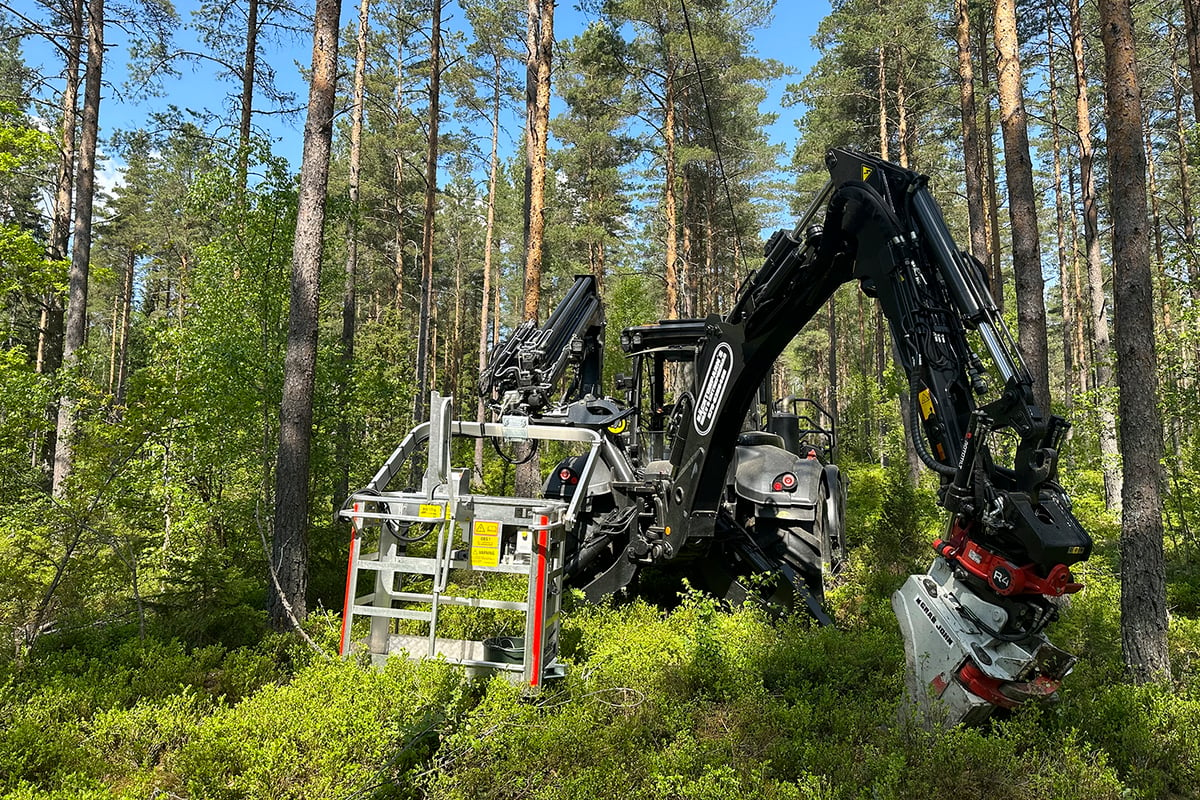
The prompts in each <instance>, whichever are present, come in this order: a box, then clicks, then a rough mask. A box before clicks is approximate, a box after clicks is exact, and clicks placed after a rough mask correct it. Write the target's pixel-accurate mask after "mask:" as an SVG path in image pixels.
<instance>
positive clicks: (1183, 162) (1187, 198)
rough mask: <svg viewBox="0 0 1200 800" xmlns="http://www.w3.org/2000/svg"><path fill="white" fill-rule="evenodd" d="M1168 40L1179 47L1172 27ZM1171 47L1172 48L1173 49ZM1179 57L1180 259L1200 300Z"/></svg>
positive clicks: (1176, 71)
mask: <svg viewBox="0 0 1200 800" xmlns="http://www.w3.org/2000/svg"><path fill="white" fill-rule="evenodd" d="M1170 38H1171V39H1174V40H1175V44H1176V46H1178V39H1176V37H1175V31H1174V29H1172V30H1171V37H1170ZM1173 49H1174V48H1173ZM1177 63H1178V59H1177V58H1172V59H1171V64H1172V67H1171V70H1172V73H1173V74H1172V76H1171V77H1172V81H1171V86H1172V87H1173V90H1174V91H1173V96H1174V101H1175V148H1176V160H1177V162H1178V164H1179V214H1180V222H1181V224H1182V227H1183V248H1182V249H1183V260H1184V263H1185V264H1186V265H1187V275H1188V292H1189V293H1190V294H1191V296H1192V302H1193V304H1195V303H1200V260H1198V259H1197V257H1196V218H1195V216H1194V215H1193V214H1192V172H1191V157H1190V154H1189V152H1188V150H1189V148H1188V132H1189V127H1188V125H1187V122H1186V121H1185V119H1184V112H1183V86H1182V81H1181V80H1180V78H1179V67H1178V66H1177Z"/></svg>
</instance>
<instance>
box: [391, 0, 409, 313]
mask: <svg viewBox="0 0 1200 800" xmlns="http://www.w3.org/2000/svg"><path fill="white" fill-rule="evenodd" d="M398 15H399V16H403V11H400V12H399V14H398ZM398 22H400V23H401V24H404V23H405V20H403V19H401V20H398ZM395 111H396V141H397V143H398V142H400V140H401V133H402V131H403V125H402V124H401V121H402V120H403V119H404V115H405V114H406V113H408V103H407V101H406V100H405V97H404V40H403V38H401V39H399V40H398V41H397V42H396V107H395ZM392 171H393V174H394V177H395V180H396V194H395V196H394V197H393V198H392V199H393V202H394V209H395V213H396V228H395V231H394V236H393V242H392V244H393V247H394V249H395V251H396V252H395V254H394V259H395V260H394V262H393V265H392V266H393V270H394V272H395V278H396V281H395V286H394V289H395V298H394V305H395V307H396V310H397V311H403V310H404V245H405V244H406V243H407V242H408V241H409V240H408V239H407V238H406V237H405V235H404V148H403V147H400V146H399V145H398V144H397V146H396V148H395V151H394V153H393V154H392Z"/></svg>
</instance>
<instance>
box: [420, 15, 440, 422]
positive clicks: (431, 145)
mask: <svg viewBox="0 0 1200 800" xmlns="http://www.w3.org/2000/svg"><path fill="white" fill-rule="evenodd" d="M432 13H433V17H432V23H431V24H432V32H431V33H430V38H429V142H428V143H427V146H426V148H425V224H424V225H423V226H422V237H421V312H420V321H419V323H418V329H417V393H416V397H415V398H414V400H413V420H414V421H416V422H417V423H421V422H423V421H424V420H425V417H426V413H425V409H426V404H427V403H428V402H429V398H428V397H427V395H428V394H429V363H430V361H431V360H432V359H433V358H436V353H432V354H431V353H430V352H429V351H430V346H431V342H430V339H431V338H432V337H431V335H430V325H429V316H430V314H431V313H432V310H431V307H432V305H433V233H434V218H433V217H434V212H435V211H436V209H437V162H438V119H439V117H440V116H441V85H442V81H441V77H442V76H441V73H442V64H441V38H442V0H433V6H432Z"/></svg>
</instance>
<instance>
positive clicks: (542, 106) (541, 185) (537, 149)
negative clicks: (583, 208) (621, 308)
mask: <svg viewBox="0 0 1200 800" xmlns="http://www.w3.org/2000/svg"><path fill="white" fill-rule="evenodd" d="M537 26H538V27H537V53H536V56H535V60H536V62H537V63H536V66H537V72H536V75H537V79H536V82H535V90H534V95H533V101H534V107H533V116H532V126H531V130H532V132H533V137H532V145H533V150H532V152H531V153H530V154H529V156H530V158H529V162H530V163H529V168H530V180H529V237H528V239H527V240H526V242H525V313H524V319H534V320H536V319H537V318H538V314H539V307H540V305H541V300H542V256H543V253H544V250H545V235H546V158H547V154H548V151H547V147H548V144H549V142H548V137H549V133H550V59H551V57H552V53H553V48H554V0H541V2H540V4H539V7H538V18H537Z"/></svg>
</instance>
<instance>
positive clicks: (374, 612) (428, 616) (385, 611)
mask: <svg viewBox="0 0 1200 800" xmlns="http://www.w3.org/2000/svg"><path fill="white" fill-rule="evenodd" d="M354 616H356V617H357V616H363V617H389V618H391V619H415V620H419V621H421V622H430V621H432V620H433V612H431V611H412V610H411V609H407V608H379V607H378V606H359V605H356V606H354Z"/></svg>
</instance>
